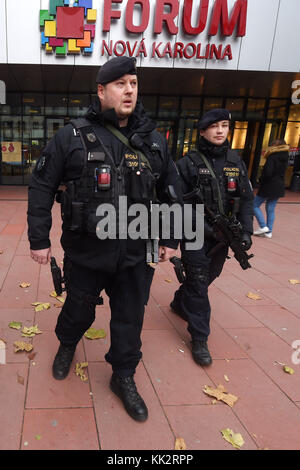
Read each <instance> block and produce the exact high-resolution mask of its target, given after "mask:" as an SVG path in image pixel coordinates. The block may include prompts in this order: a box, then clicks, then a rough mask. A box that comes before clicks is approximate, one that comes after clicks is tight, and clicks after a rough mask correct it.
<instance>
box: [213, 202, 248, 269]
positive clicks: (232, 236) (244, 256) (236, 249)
mask: <svg viewBox="0 0 300 470" xmlns="http://www.w3.org/2000/svg"><path fill="white" fill-rule="evenodd" d="M204 207H205V209H206V215H207V216H208V218H207V219H208V222H209V223H210V225H211V226H212V228H213V230H214V232H215V233H221V235H222V240H221V241H220V244H222V243H223V244H224V243H225V244H227V245H229V247H230V248H231V250H232V251H233V254H234V257H235V259H236V260H237V261H238V262H239V263H240V266H241V268H242V269H244V270H245V269H248V268H251V264H250V263H249V261H248V260H249V259H251V258H253V256H254V255H253V254H250V255H248V253H246V251H245V248H244V247H243V242H242V235H243V229H242V225H241V223H240V222H239V221H238V220H237V218H236V217H235V216H227V215H225V214H214V213H213V212H212V211H211V210H210V209H209V208H208V207H206V206H204ZM217 249H218V245H216V247H214V248H212V250H210V252H208V254H207V255H208V256H212V255H213V253H214V251H215V250H217Z"/></svg>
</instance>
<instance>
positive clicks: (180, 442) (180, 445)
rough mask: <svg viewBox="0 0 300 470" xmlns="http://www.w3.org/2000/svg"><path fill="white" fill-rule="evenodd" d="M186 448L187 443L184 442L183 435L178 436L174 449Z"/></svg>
mask: <svg viewBox="0 0 300 470" xmlns="http://www.w3.org/2000/svg"><path fill="white" fill-rule="evenodd" d="M186 448H187V447H186V443H185V442H184V439H183V437H177V438H176V441H175V447H174V450H186Z"/></svg>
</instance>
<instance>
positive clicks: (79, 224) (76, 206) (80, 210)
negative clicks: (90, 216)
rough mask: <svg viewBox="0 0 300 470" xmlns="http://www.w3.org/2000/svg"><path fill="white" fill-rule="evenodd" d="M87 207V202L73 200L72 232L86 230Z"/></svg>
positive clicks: (70, 228)
mask: <svg viewBox="0 0 300 470" xmlns="http://www.w3.org/2000/svg"><path fill="white" fill-rule="evenodd" d="M85 208H86V204H85V203H84V202H77V201H72V203H71V210H72V215H71V225H70V227H69V230H71V231H72V232H82V231H83V230H84V225H85V224H84V220H85Z"/></svg>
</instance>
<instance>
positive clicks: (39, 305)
mask: <svg viewBox="0 0 300 470" xmlns="http://www.w3.org/2000/svg"><path fill="white" fill-rule="evenodd" d="M31 305H34V306H35V309H34V310H35V311H36V312H41V311H42V310H48V309H49V308H50V307H51V305H50V304H49V303H48V302H34V303H32V304H31Z"/></svg>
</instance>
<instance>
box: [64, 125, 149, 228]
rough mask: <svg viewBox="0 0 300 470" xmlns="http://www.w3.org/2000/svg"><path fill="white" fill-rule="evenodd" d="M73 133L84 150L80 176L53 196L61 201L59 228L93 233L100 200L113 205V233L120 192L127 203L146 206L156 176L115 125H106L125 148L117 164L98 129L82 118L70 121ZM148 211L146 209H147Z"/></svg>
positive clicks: (97, 218) (144, 158)
mask: <svg viewBox="0 0 300 470" xmlns="http://www.w3.org/2000/svg"><path fill="white" fill-rule="evenodd" d="M71 123H72V124H73V126H74V134H75V133H76V134H75V135H79V136H80V138H81V142H82V144H83V149H84V152H85V160H84V167H83V172H82V176H81V178H80V179H78V180H74V181H70V182H68V183H66V190H65V191H59V192H58V194H57V197H56V200H57V201H58V202H60V203H61V213H62V219H63V228H64V229H66V230H70V231H74V232H80V233H82V232H86V233H88V234H91V235H94V236H95V235H96V227H97V224H98V222H100V221H101V220H102V219H103V218H104V216H103V215H97V209H98V208H99V206H101V205H103V204H111V205H112V206H113V207H114V209H115V215H116V220H115V226H116V235H117V232H118V228H119V223H118V222H119V216H120V214H119V211H120V207H119V202H120V196H127V205H128V206H129V205H131V204H134V203H139V204H143V205H145V206H146V207H147V208H148V209H150V205H151V201H153V199H154V198H155V183H156V176H155V175H154V174H153V172H152V168H151V165H150V163H149V161H148V159H147V158H146V157H145V155H144V154H143V153H142V152H141V151H139V150H136V149H134V148H133V147H132V146H131V145H130V143H129V141H128V139H127V138H126V137H125V136H123V134H121V133H120V132H119V131H118V130H117V129H115V128H113V127H112V126H107V129H108V130H109V131H110V132H111V133H112V134H114V135H115V137H117V138H118V139H119V140H121V141H122V142H123V143H124V144H125V145H126V146H127V148H128V149H129V151H130V152H129V153H127V154H125V155H124V156H123V157H122V158H121V160H120V162H119V164H118V165H117V164H116V163H115V161H114V158H113V156H112V155H111V153H110V150H109V148H108V147H107V145H105V144H104V142H103V141H102V138H101V137H100V136H99V133H97V131H96V130H95V129H94V128H93V127H92V126H90V125H87V124H89V121H87V120H85V119H79V120H76V121H71ZM148 213H150V210H149V211H148Z"/></svg>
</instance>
